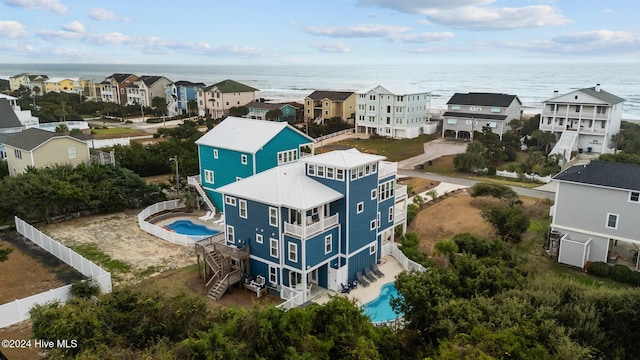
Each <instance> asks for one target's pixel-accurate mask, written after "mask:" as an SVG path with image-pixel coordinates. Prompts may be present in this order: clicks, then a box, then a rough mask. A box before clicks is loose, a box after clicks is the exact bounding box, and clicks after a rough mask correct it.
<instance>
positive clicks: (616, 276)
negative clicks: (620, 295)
mask: <svg viewBox="0 0 640 360" xmlns="http://www.w3.org/2000/svg"><path fill="white" fill-rule="evenodd" d="M631 273H632V271H631V269H629V267H627V266H625V265H613V266H612V267H611V268H610V269H609V276H610V277H611V278H612V279H613V280H615V281H618V282H621V283H630V282H631Z"/></svg>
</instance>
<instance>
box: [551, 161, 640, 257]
mask: <svg viewBox="0 0 640 360" xmlns="http://www.w3.org/2000/svg"><path fill="white" fill-rule="evenodd" d="M554 179H555V180H556V181H557V182H558V190H557V192H556V199H555V200H556V201H555V205H554V206H553V207H552V208H551V211H550V213H551V214H550V215H551V216H552V219H553V220H552V222H551V234H552V236H551V247H552V250H551V251H552V252H555V251H554V249H553V248H555V249H557V251H558V262H560V263H563V264H568V265H573V266H577V267H584V266H585V265H586V264H587V262H595V261H603V262H609V263H618V264H624V265H628V266H630V267H633V268H635V269H636V270H637V269H638V250H639V249H640V248H639V246H640V180H639V179H640V166H639V165H633V164H622V163H614V162H606V161H596V160H594V161H591V162H590V163H589V164H586V165H576V166H572V167H570V168H568V169H566V170H564V171H562V172H561V173H559V174H558V175H556V176H555V177H554ZM554 240H557V243H556V244H557V245H555V246H554ZM558 245H559V247H557V246H558Z"/></svg>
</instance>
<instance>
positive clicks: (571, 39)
mask: <svg viewBox="0 0 640 360" xmlns="http://www.w3.org/2000/svg"><path fill="white" fill-rule="evenodd" d="M552 40H553V41H554V42H556V43H559V44H602V43H608V44H635V45H636V46H637V45H640V36H639V35H638V34H633V33H630V32H627V31H612V30H595V31H585V32H580V33H572V34H566V35H562V36H557V37H555V38H553V39H552ZM637 50H640V49H637Z"/></svg>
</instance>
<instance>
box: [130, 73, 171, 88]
mask: <svg viewBox="0 0 640 360" xmlns="http://www.w3.org/2000/svg"><path fill="white" fill-rule="evenodd" d="M163 78H164V79H167V78H165V77H164V76H151V75H142V76H140V78H139V79H138V80H142V82H144V84H145V85H147V86H151V85H153V84H155V83H157V82H158V81H160V79H163ZM167 80H168V81H169V82H171V80H169V79H167Z"/></svg>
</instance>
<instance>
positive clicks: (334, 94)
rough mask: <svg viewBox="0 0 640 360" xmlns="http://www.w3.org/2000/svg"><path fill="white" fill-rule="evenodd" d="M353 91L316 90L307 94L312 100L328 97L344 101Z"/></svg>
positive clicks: (332, 99)
mask: <svg viewBox="0 0 640 360" xmlns="http://www.w3.org/2000/svg"><path fill="white" fill-rule="evenodd" d="M353 94H354V92H353V91H322V90H316V91H314V92H312V93H311V94H309V96H307V97H308V98H311V99H312V100H324V99H329V100H331V101H345V100H347V99H348V98H349V96H351V95H353Z"/></svg>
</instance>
